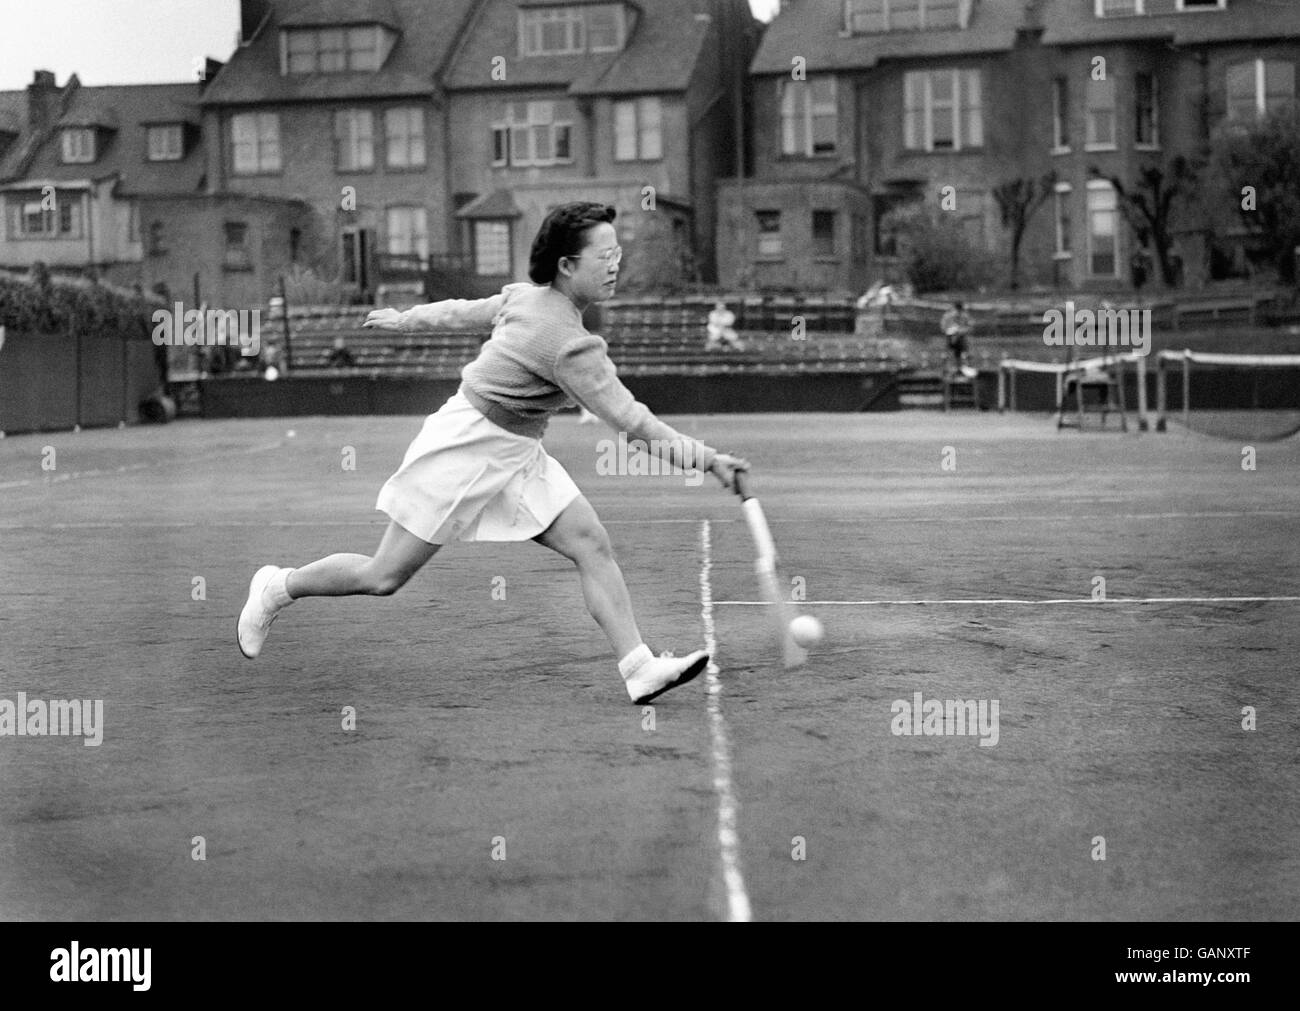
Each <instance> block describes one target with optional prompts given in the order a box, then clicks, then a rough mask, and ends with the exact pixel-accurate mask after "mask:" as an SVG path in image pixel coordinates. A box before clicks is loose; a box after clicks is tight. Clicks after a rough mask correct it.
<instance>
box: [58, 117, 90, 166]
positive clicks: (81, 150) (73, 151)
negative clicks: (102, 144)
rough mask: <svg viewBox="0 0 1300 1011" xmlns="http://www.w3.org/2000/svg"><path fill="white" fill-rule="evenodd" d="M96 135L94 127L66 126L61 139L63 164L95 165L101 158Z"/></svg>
mask: <svg viewBox="0 0 1300 1011" xmlns="http://www.w3.org/2000/svg"><path fill="white" fill-rule="evenodd" d="M95 134H96V130H95V128H94V127H93V126H65V127H64V128H63V130H62V133H61V135H60V138H59V143H60V147H61V149H62V150H61V155H62V159H61V160H62V162H63V164H64V165H93V164H94V163H95V161H96V159H98V157H99V151H98V150H97V149H98V147H99V143H98V140H99V138H98V137H96V136H95ZM78 141H80V143H78ZM83 155H84V156H83Z"/></svg>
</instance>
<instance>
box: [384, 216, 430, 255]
mask: <svg viewBox="0 0 1300 1011" xmlns="http://www.w3.org/2000/svg"><path fill="white" fill-rule="evenodd" d="M403 214H405V215H406V218H405V228H394V227H393V223H394V220H396V218H395V216H397V217H399V218H400V216H401V215H403ZM416 222H418V223H419V227H418V228H416V227H414V226H415V224H416ZM399 236H400V237H401V238H402V239H403V240H404V241H403V243H402V244H403V245H409V246H411V247H413V248H410V249H395V248H394V245H395V243H394V240H395V239H396V238H398V237H399ZM384 252H385V253H387V254H388V255H389V256H418V257H419V258H420V262H421V263H422V264H425V263H428V262H429V211H428V208H426V207H425V206H424V205H423V204H389V205H388V206H387V207H385V208H384Z"/></svg>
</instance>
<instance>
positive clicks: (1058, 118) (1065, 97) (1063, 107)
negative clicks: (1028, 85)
mask: <svg viewBox="0 0 1300 1011" xmlns="http://www.w3.org/2000/svg"><path fill="white" fill-rule="evenodd" d="M1052 123H1053V127H1052V147H1053V149H1054V150H1056V151H1068V150H1070V79H1069V78H1068V77H1057V78H1055V79H1054V80H1053V81H1052Z"/></svg>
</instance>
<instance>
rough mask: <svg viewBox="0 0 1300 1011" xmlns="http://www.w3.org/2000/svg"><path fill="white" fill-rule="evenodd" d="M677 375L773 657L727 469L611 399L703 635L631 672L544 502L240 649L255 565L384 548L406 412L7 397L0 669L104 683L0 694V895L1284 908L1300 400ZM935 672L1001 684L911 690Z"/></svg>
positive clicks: (1179, 914)
mask: <svg viewBox="0 0 1300 1011" xmlns="http://www.w3.org/2000/svg"><path fill="white" fill-rule="evenodd" d="M669 420H670V421H671V422H672V423H674V424H675V425H677V426H678V427H680V428H682V429H683V430H685V431H687V432H690V433H692V434H695V435H698V436H699V437H701V438H703V439H705V440H706V441H708V442H710V443H711V444H713V445H715V446H717V447H718V448H720V449H723V450H729V451H733V452H738V453H741V454H743V455H745V456H746V457H748V459H749V460H750V461H751V462H752V464H753V466H754V468H755V470H754V480H753V490H754V492H755V493H756V494H757V495H758V496H759V497H760V500H761V501H762V502H763V505H764V508H765V510H766V512H767V516H768V519H769V521H770V523H771V526H772V530H773V534H774V536H775V539H776V543H777V546H778V549H779V550H780V552H781V561H782V567H783V581H784V583H785V584H786V585H788V586H790V587H791V589H792V591H794V592H796V594H798V593H802V595H803V596H804V598H805V599H804V600H803V601H802V602H799V603H798V604H797V606H798V607H799V608H800V609H802V610H804V611H806V612H809V613H812V614H815V615H817V616H818V617H820V618H821V619H822V621H823V622H824V623H825V625H826V629H827V638H826V640H825V641H824V642H823V643H822V644H821V645H820V646H819V647H816V648H814V650H813V651H812V654H811V657H810V660H809V663H808V664H807V666H806V667H804V668H803V669H800V670H796V671H790V672H786V671H783V670H781V669H780V665H779V662H778V656H779V654H778V651H777V648H776V642H775V635H774V633H773V631H772V626H771V624H770V622H769V621H768V617H767V615H766V608H765V607H764V606H761V605H759V604H757V603H756V601H757V600H758V599H759V594H758V590H757V586H756V581H755V578H754V571H753V560H754V551H753V546H752V544H751V542H750V539H749V533H748V530H747V528H746V526H745V523H744V521H743V518H742V516H741V511H740V509H739V506H738V503H737V502H736V500H735V498H734V496H731V495H729V494H727V493H725V492H723V491H722V490H721V489H720V488H719V487H718V485H717V483H716V481H714V479H713V478H712V477H707V478H705V479H704V481H703V483H702V484H700V485H699V486H698V487H693V486H692V485H693V484H695V481H694V480H692V479H691V478H690V477H689V476H684V475H677V476H672V475H665V476H638V475H633V474H625V475H614V476H609V475H603V474H601V473H599V472H598V461H599V460H600V459H601V448H600V446H599V443H600V441H601V440H609V439H613V438H614V433H612V432H610V431H609V430H608V429H606V428H605V427H604V426H580V425H578V424H577V423H576V420H575V419H573V418H568V417H566V418H561V419H558V420H556V421H555V422H553V424H552V427H551V432H550V433H549V434H548V436H547V445H548V448H549V450H550V452H551V453H552V454H553V455H554V456H556V457H557V458H558V459H559V460H560V461H561V462H562V463H563V464H564V465H565V466H566V467H567V468H568V469H569V471H570V473H571V474H572V475H573V476H574V478H575V480H576V481H577V482H578V484H579V485H580V486H581V487H582V488H583V489H584V491H585V492H586V493H587V495H588V497H589V498H590V499H591V501H592V502H593V504H594V505H595V507H596V509H597V511H598V512H599V513H600V514H601V516H602V518H603V519H604V520H605V521H606V523H607V525H608V527H609V530H610V533H611V535H612V537H613V540H614V544H615V548H616V550H617V552H618V555H619V557H620V560H621V562H622V565H623V568H624V571H625V574H626V576H627V579H628V583H629V585H630V587H631V590H632V594H633V599H634V602H635V603H636V605H637V610H638V617H639V619H640V624H641V628H642V631H643V633H644V634H645V636H646V640H647V642H648V643H649V644H650V645H651V647H652V648H654V649H656V650H662V649H675V650H677V651H678V652H682V651H685V650H688V649H691V648H696V647H698V646H699V645H701V644H702V643H704V641H705V639H706V636H708V635H709V634H710V633H711V634H712V636H713V638H714V639H715V640H716V644H717V651H716V657H715V660H716V665H717V670H716V672H713V673H711V674H710V675H709V676H707V677H702V678H700V679H699V680H698V681H696V682H693V683H692V684H690V685H689V686H686V687H684V688H681V689H679V690H676V691H673V692H670V693H668V694H667V695H665V696H663V697H662V698H661V699H659V700H657V702H656V704H655V705H654V706H653V708H652V711H651V710H643V709H642V708H639V707H635V706H632V705H631V704H630V703H629V702H628V701H627V697H626V694H625V692H624V691H623V688H622V685H621V683H620V682H619V680H618V677H617V673H616V670H615V666H614V662H613V660H612V658H611V657H610V656H609V655H608V647H607V645H606V642H605V640H604V638H603V636H602V635H601V633H600V631H599V630H598V628H597V627H596V625H595V624H594V622H593V621H592V620H591V619H590V618H589V617H588V615H587V614H586V611H585V609H584V607H583V603H582V598H581V594H580V591H579V586H578V582H577V579H576V578H575V576H574V574H573V572H572V569H571V566H570V565H569V563H567V562H566V561H564V560H563V559H561V558H560V557H559V556H557V555H553V554H551V553H550V552H548V551H546V550H545V549H543V548H541V547H538V546H536V545H533V544H525V545H490V544H489V545H453V546H451V547H449V548H448V549H446V550H444V551H443V552H442V553H441V554H440V555H439V556H438V557H436V558H435V559H434V560H433V562H432V563H431V564H430V565H429V566H428V567H427V568H426V569H425V570H424V571H423V572H422V573H420V574H419V575H418V576H417V577H416V578H415V579H414V580H413V581H412V582H411V583H410V584H409V585H408V586H407V587H406V588H405V589H403V590H402V591H401V592H400V593H398V594H397V595H396V596H394V597H392V598H389V599H370V598H351V599H346V600H337V599H336V600H320V599H317V600H307V601H302V602H299V603H297V604H295V605H294V606H293V607H292V608H291V609H289V610H288V611H286V612H285V613H284V614H283V615H282V616H281V617H280V619H279V620H278V621H277V623H276V625H275V627H274V629H273V631H272V634H271V637H270V638H269V640H268V642H267V645H266V649H265V651H264V652H263V654H262V656H261V658H260V659H259V660H257V661H254V662H249V661H246V660H244V659H243V658H242V657H241V656H240V654H239V651H238V649H237V647H236V645H235V638H234V628H235V618H236V615H237V613H238V611H239V608H240V607H241V606H242V604H243V600H244V596H245V593H246V591H247V585H248V580H249V577H250V576H251V575H252V573H253V571H254V569H255V568H256V567H257V566H258V565H260V564H263V563H266V562H277V563H281V564H302V563H304V562H306V561H309V560H311V559H314V558H316V557H319V556H321V555H324V554H327V553H330V552H332V551H361V552H365V553H370V552H371V551H373V549H374V547H375V546H376V544H377V543H378V538H379V535H380V533H381V532H382V529H383V522H384V518H383V517H382V516H381V514H378V513H375V512H374V511H373V505H374V499H375V495H376V493H377V491H378V489H379V486H380V485H381V484H382V483H383V481H384V479H385V478H386V477H387V476H388V475H389V474H390V473H391V472H392V470H393V469H395V467H396V466H397V464H398V463H399V461H400V459H401V456H402V452H403V450H404V449H405V447H406V444H407V443H408V441H409V440H410V439H411V438H412V437H413V436H414V434H415V433H416V431H417V430H418V427H419V424H420V421H421V419H419V418H356V419H350V418H297V419H287V420H283V421H223V422H184V423H178V424H172V425H169V426H166V427H158V428H135V429H127V430H105V431H86V432H80V433H76V434H73V433H58V434H40V435H25V436H19V437H10V438H8V439H4V440H3V441H0V545H2V547H0V641H2V643H3V648H2V649H0V699H5V700H10V701H16V699H17V695H18V693H19V692H21V693H23V694H24V696H25V698H26V699H28V700H56V699H59V700H102V702H103V709H102V714H103V715H102V725H101V726H100V727H99V731H100V732H101V733H102V743H100V744H99V745H98V746H96V747H87V746H85V744H84V735H83V738H78V737H76V736H21V737H19V736H4V737H0V917H3V918H4V919H36V918H40V919H79V920H80V919H91V920H98V919H109V920H140V919H183V920H193V919H433V920H442V919H487V920H508V919H539V918H547V919H680V920H718V919H744V918H747V917H750V918H753V919H755V920H805V919H855V920H859V919H861V920H879V919H885V920H950V919H952V920H971V919H1052V920H1074V919H1087V920H1093V919H1151V920H1182V919H1210V920H1220V919H1223V920H1229V919H1231V920H1274V919H1294V918H1295V917H1296V916H1297V914H1300V856H1298V854H1300V804H1297V803H1296V801H1297V795H1298V793H1300V764H1297V761H1296V750H1295V742H1296V740H1297V735H1298V732H1300V718H1298V716H1297V713H1298V711H1300V710H1298V704H1300V688H1298V687H1297V685H1298V683H1300V682H1298V681H1297V675H1296V655H1297V637H1298V635H1300V633H1298V632H1297V628H1298V627H1300V625H1298V622H1297V618H1298V617H1300V579H1298V578H1297V572H1298V566H1297V562H1298V561H1300V546H1298V545H1300V495H1298V494H1297V493H1298V492H1300V440H1297V439H1290V440H1286V441H1282V442H1271V443H1264V442H1260V443H1259V444H1258V445H1253V446H1252V444H1251V443H1250V442H1249V440H1238V441H1227V440H1218V439H1210V438H1207V437H1204V436H1200V435H1195V434H1189V433H1186V432H1183V431H1181V430H1176V431H1173V432H1170V433H1168V434H1155V433H1144V434H1135V433H1130V434H1129V435H1124V436H1121V435H1118V434H1116V433H1114V432H1111V433H1106V434H1101V433H1097V432H1092V431H1089V432H1083V433H1079V432H1073V431H1066V432H1059V433H1058V432H1057V431H1056V429H1055V425H1054V422H1053V421H1052V420H1049V419H1046V418H1044V417H1042V416H1038V417H1028V416H1023V415H1022V416H1016V417H1010V416H1006V417H999V416H994V415H973V414H960V415H959V414H951V415H946V416H945V415H941V414H929V413H905V414H897V415H777V414H771V415H753V416H735V415H729V416H721V415H720V416H701V417H679V418H670V419H669ZM290 432H292V435H291V434H290ZM1246 447H1251V448H1252V449H1253V451H1254V453H1253V460H1248V457H1249V456H1250V454H1246V453H1244V450H1245V448H1246ZM50 449H52V450H53V454H51V453H50V452H49V450H50ZM1244 461H1246V462H1251V463H1253V465H1254V469H1253V470H1249V469H1245V468H1244V467H1243V462H1244ZM43 462H44V463H45V466H46V468H49V467H50V464H51V463H52V464H53V469H43V466H42V465H43ZM349 463H352V464H354V468H353V469H348V466H347V465H348V464H349ZM945 464H946V465H947V466H946V467H945ZM1099 579H1101V580H1104V597H1105V599H1104V600H1100V599H1095V598H1096V597H1097V596H1098V595H1099V593H1100V592H1102V589H1103V586H1102V584H1101V583H1100V582H1099V581H1098V580H1099ZM918 693H919V698H918ZM930 700H939V702H941V703H942V702H951V703H961V704H963V705H965V704H966V703H970V704H972V705H971V708H970V709H969V710H966V709H963V710H962V711H963V712H967V711H968V712H971V713H974V712H976V711H979V712H981V713H982V714H983V715H984V716H985V720H984V721H983V722H982V723H979V722H978V721H977V723H976V726H975V728H974V729H976V730H978V731H979V732H978V733H970V732H969V731H970V730H971V729H972V727H971V726H967V727H966V730H967V731H968V732H967V733H964V734H961V735H958V734H956V733H950V732H942V733H926V732H924V727H923V723H922V720H921V719H920V717H919V716H918V717H917V718H916V721H915V723H913V722H912V717H911V716H910V715H909V716H906V717H905V718H904V717H900V716H899V713H900V712H907V711H905V710H902V709H901V708H900V707H901V706H902V705H903V704H904V703H906V704H907V705H908V706H911V705H913V704H915V703H917V702H920V703H921V707H922V709H924V708H925V703H926V702H928V701H930ZM995 703H996V710H995V709H994V704H995ZM2 706H3V703H0V708H2ZM345 707H352V708H353V709H354V710H355V728H354V729H344V727H343V723H344V720H345V716H344V710H345ZM1247 707H1249V709H1247ZM949 708H950V709H952V710H953V711H954V712H955V711H956V709H959V708H962V706H957V705H954V706H951V707H949ZM1243 710H1245V714H1244V713H1243ZM995 712H996V718H995V717H994V713H995ZM1252 718H1253V721H1254V723H1253V725H1254V728H1255V729H1253V730H1249V729H1244V728H1243V721H1245V722H1246V723H1247V724H1249V723H1250V721H1251V719H1252ZM956 726H957V725H956V724H955V723H954V722H952V721H951V720H950V719H948V718H947V714H945V717H944V718H943V719H940V720H938V721H935V722H933V723H930V724H929V729H931V730H934V729H936V728H937V729H939V730H941V731H950V730H954V729H956ZM916 728H922V732H921V733H919V734H914V733H906V734H904V733H897V732H895V731H898V730H900V729H908V730H911V729H916ZM83 729H84V728H83ZM200 837H201V838H200ZM200 851H201V853H202V855H203V856H204V857H205V859H202V860H196V859H194V856H195V855H196V854H197V853H199V852H200ZM1103 852H1104V859H1100V856H1101V855H1102V853H1103Z"/></svg>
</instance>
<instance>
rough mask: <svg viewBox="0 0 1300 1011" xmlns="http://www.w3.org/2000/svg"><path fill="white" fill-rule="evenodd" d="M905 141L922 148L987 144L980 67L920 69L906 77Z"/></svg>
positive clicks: (904, 103)
mask: <svg viewBox="0 0 1300 1011" xmlns="http://www.w3.org/2000/svg"><path fill="white" fill-rule="evenodd" d="M903 105H904V115H903V143H904V146H905V147H908V148H911V149H912V150H921V151H959V150H961V149H962V148H968V147H981V146H982V145H983V144H984V118H983V114H982V111H981V99H980V72H979V71H978V70H931V71H917V72H913V73H909V74H906V75H904V77H903Z"/></svg>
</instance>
